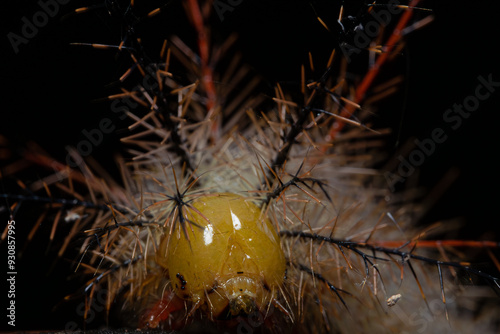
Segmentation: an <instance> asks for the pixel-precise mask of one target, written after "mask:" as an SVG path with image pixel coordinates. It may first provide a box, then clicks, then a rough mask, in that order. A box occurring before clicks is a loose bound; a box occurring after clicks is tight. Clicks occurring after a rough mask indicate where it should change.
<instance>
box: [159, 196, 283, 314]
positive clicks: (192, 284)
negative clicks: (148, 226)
mask: <svg viewBox="0 0 500 334" xmlns="http://www.w3.org/2000/svg"><path fill="white" fill-rule="evenodd" d="M191 207H192V208H188V207H187V206H184V207H183V211H184V217H185V219H186V220H188V221H187V222H185V223H183V224H186V226H184V227H183V226H181V225H182V224H180V223H178V224H177V227H176V228H175V230H174V232H173V233H172V234H171V235H170V236H167V237H166V238H165V239H164V240H163V241H162V244H161V246H160V252H159V254H160V255H159V256H158V258H157V261H158V263H159V264H160V265H162V266H163V267H165V268H166V269H168V272H169V276H170V280H171V282H172V287H173V290H174V291H175V293H176V294H177V295H178V296H179V297H181V298H183V299H185V300H189V301H191V302H193V310H194V309H196V308H199V307H201V306H202V305H204V304H205V305H206V306H207V307H206V308H204V309H206V310H207V311H208V314H209V315H210V316H211V317H215V318H217V317H219V316H220V317H223V318H227V317H231V316H238V315H242V314H250V313H252V312H254V311H256V310H262V309H264V308H265V307H266V306H267V305H268V304H269V303H270V302H272V301H273V300H275V298H276V296H277V293H278V290H279V286H280V285H281V284H282V283H283V279H284V276H285V266H286V263H285V256H284V254H283V251H282V249H281V245H280V239H279V237H278V235H277V234H276V231H275V229H274V227H273V226H272V224H271V222H270V221H269V220H268V219H265V218H263V217H261V210H260V209H259V207H257V206H256V205H255V204H253V203H252V202H250V201H248V200H246V199H245V198H243V197H241V196H238V195H234V194H228V193H221V194H212V195H209V196H204V197H200V198H198V199H196V200H195V201H194V202H193V203H191ZM193 207H194V208H193ZM167 247H168V248H167ZM223 311H225V312H224V313H223Z"/></svg>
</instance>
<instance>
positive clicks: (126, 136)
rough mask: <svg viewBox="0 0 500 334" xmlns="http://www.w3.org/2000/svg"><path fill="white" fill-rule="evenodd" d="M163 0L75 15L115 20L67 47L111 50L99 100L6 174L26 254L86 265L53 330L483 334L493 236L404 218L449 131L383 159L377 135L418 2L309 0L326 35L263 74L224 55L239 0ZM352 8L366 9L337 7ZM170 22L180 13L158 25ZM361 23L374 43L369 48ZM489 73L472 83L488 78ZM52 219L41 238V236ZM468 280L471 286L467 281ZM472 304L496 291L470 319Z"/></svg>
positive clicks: (229, 52)
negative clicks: (61, 140) (50, 150)
mask: <svg viewBox="0 0 500 334" xmlns="http://www.w3.org/2000/svg"><path fill="white" fill-rule="evenodd" d="M160 4H161V5H158V6H153V5H152V4H143V3H138V2H134V1H132V2H129V1H104V2H99V3H97V4H96V5H95V6H86V7H83V8H84V9H78V10H77V12H78V15H74V16H69V18H66V20H75V19H77V17H81V16H82V15H87V16H88V15H96V17H98V18H101V17H103V18H104V19H103V20H105V22H106V24H108V22H110V23H109V24H110V25H111V24H117V25H118V28H114V27H113V28H110V31H111V35H113V33H117V30H118V31H119V32H118V36H116V35H115V36H114V39H113V40H112V41H111V42H107V41H102V43H101V42H99V43H97V42H94V41H92V42H78V41H77V42H73V43H72V47H73V48H74V49H75V48H76V49H78V50H81V51H78V52H89V53H93V54H94V53H97V51H103V50H95V49H104V52H108V53H110V54H112V55H113V56H114V57H110V58H116V60H118V62H119V63H120V65H122V66H121V67H118V70H117V72H119V76H118V78H119V80H118V83H115V84H114V85H112V87H111V90H113V93H112V94H110V95H109V97H107V98H106V100H107V101H108V104H107V107H108V110H107V114H106V116H103V115H102V114H100V115H99V118H98V121H97V123H95V124H94V125H95V126H94V127H93V128H88V127H85V130H84V131H82V135H83V136H82V137H81V138H80V139H79V140H78V141H77V142H76V145H74V147H73V148H72V147H68V148H67V150H68V152H67V154H63V158H62V159H60V160H61V161H57V160H55V159H52V158H50V157H48V156H47V155H45V154H44V153H41V149H40V148H38V147H36V146H35V147H34V148H32V149H31V150H29V149H28V150H23V151H22V153H21V156H22V157H21V159H20V160H18V161H16V162H15V163H10V161H9V164H6V166H5V167H4V168H3V169H2V182H3V185H4V189H5V190H3V194H2V198H3V199H4V200H5V201H4V203H5V204H2V209H3V211H5V212H6V213H8V216H9V218H8V219H6V220H7V221H9V222H13V221H15V222H16V225H15V226H16V228H17V227H18V226H19V225H20V224H21V225H30V226H29V228H27V227H20V229H22V228H25V229H26V228H27V230H26V231H25V232H26V235H27V239H29V241H30V242H29V243H28V244H27V246H26V252H27V253H28V252H29V251H30V249H36V248H37V245H40V243H42V244H48V245H49V246H48V247H49V249H50V248H52V247H54V248H56V250H57V254H56V255H55V257H56V258H61V259H62V258H69V259H71V264H72V265H73V270H74V272H75V273H76V275H78V276H85V278H86V281H85V282H83V283H80V284H81V289H79V290H77V292H76V293H68V294H71V297H75V298H76V300H77V302H76V303H77V304H76V306H74V307H73V306H72V307H67V308H68V309H70V310H71V311H73V310H75V309H76V310H78V311H77V312H76V313H78V315H79V316H81V319H80V320H78V321H72V320H69V319H63V320H62V324H63V325H62V326H61V329H65V330H73V331H74V330H77V329H83V328H100V327H102V326H103V325H104V324H106V326H109V327H111V328H132V329H135V328H141V329H163V330H176V331H177V330H179V331H186V332H221V331H222V332H224V331H225V332H238V333H240V332H272V333H288V332H348V331H356V332H377V333H390V332H397V333H400V332H401V333H405V332H446V331H454V330H457V331H463V332H468V331H472V329H471V328H474V329H475V330H478V328H480V326H483V328H481V330H482V331H483V332H488V331H490V332H494V330H495V326H498V320H497V319H496V318H495V314H496V313H495V312H498V306H497V305H495V304H498V300H497V299H495V297H491V295H490V294H488V293H489V291H490V290H487V291H486V290H483V289H482V286H481V284H485V285H487V284H490V285H491V287H492V289H493V291H496V292H498V290H499V289H500V287H499V279H498V273H497V274H495V273H494V270H495V263H498V261H497V260H496V257H495V255H494V253H493V252H494V251H495V249H496V248H498V242H495V241H493V240H488V241H477V240H473V241H467V240H465V241H458V240H441V241H439V242H438V241H434V240H433V239H432V235H433V233H437V232H435V230H439V227H440V228H442V229H445V230H446V226H442V224H441V225H440V224H435V225H431V226H427V227H417V226H415V221H417V220H418V217H419V216H421V215H423V212H422V211H423V210H424V209H423V208H422V207H421V206H418V205H416V204H415V200H416V198H415V197H417V196H418V195H419V194H418V193H416V192H415V190H414V189H412V188H411V187H409V186H408V184H409V183H411V181H412V180H413V176H416V175H414V174H413V169H412V168H413V167H415V166H413V165H417V164H418V163H415V162H418V160H416V159H417V158H418V157H419V156H421V155H422V154H423V153H425V152H429V150H431V149H430V148H429V147H430V146H429V145H430V144H428V145H427V146H425V145H426V143H430V142H433V145H434V147H435V145H437V144H439V143H440V141H441V140H442V138H443V135H444V134H443V133H438V134H437V135H431V137H430V138H431V139H432V141H426V140H421V141H420V142H419V143H418V144H415V145H416V147H417V148H418V149H419V150H417V149H415V147H410V148H409V149H407V151H406V153H405V152H404V147H403V148H402V153H401V154H400V155H398V154H399V152H398V153H397V154H396V155H397V158H392V160H391V158H390V157H387V156H384V148H385V142H384V141H385V140H388V139H387V138H388V137H389V135H388V130H386V129H385V128H384V127H382V126H380V125H379V124H378V123H377V122H376V120H375V119H374V118H375V117H373V114H375V113H377V112H379V109H380V110H382V109H383V108H382V106H384V104H383V103H384V101H385V100H384V99H392V98H394V96H397V93H396V91H398V88H400V87H399V86H401V82H402V80H403V77H402V76H401V73H400V72H398V71H397V73H396V75H393V74H391V72H390V68H389V69H388V68H387V67H388V66H390V65H391V64H394V63H396V64H394V65H393V68H396V69H398V64H397V62H398V60H401V58H403V57H401V55H400V52H401V49H399V47H402V46H403V45H404V44H403V40H402V39H401V38H402V36H401V35H400V33H401V31H404V29H406V28H408V30H406V31H410V30H411V29H412V28H411V27H415V26H413V25H412V24H416V26H418V25H419V24H423V23H425V22H427V21H428V20H429V13H427V12H428V11H427V10H426V9H425V8H423V7H418V8H417V6H418V3H417V2H416V1H413V2H412V3H410V4H408V5H400V4H395V3H391V4H386V5H385V6H378V5H377V4H369V5H366V4H359V3H358V4H354V3H350V4H347V3H346V4H344V5H345V8H344V6H343V5H342V4H335V5H334V6H333V7H328V6H327V4H325V3H323V2H321V1H318V2H310V3H309V2H304V3H303V4H304V5H305V7H307V8H309V9H310V10H309V11H308V12H307V13H309V14H308V15H305V14H304V13H301V14H300V15H301V17H304V16H306V17H307V18H309V19H310V20H311V22H310V25H311V26H312V27H314V29H313V28H311V29H312V30H313V35H312V36H315V38H318V39H319V40H320V43H321V44H328V45H329V48H328V49H329V50H328V52H325V53H322V54H319V55H317V54H316V52H315V50H312V51H310V50H307V52H306V53H304V54H302V56H304V59H305V60H304V61H303V62H304V64H303V65H302V66H299V67H298V68H297V69H296V72H297V74H296V75H295V74H294V75H293V77H292V78H287V80H279V81H280V82H279V83H278V84H276V85H274V84H273V85H266V82H265V79H262V78H259V76H258V75H257V74H255V73H254V71H253V69H252V68H250V67H248V66H246V65H245V64H244V62H243V61H242V59H241V58H240V56H239V55H238V53H237V52H236V51H235V49H236V48H237V39H236V37H233V36H232V35H229V34H228V35H224V34H223V33H220V35H217V33H218V31H216V30H215V28H217V27H219V28H220V26H223V25H224V22H227V20H236V19H237V18H239V17H241V16H239V15H242V14H238V12H240V13H241V12H244V11H245V10H248V8H249V7H247V6H250V5H248V4H246V3H245V2H241V1H239V2H238V1H233V2H229V1H228V2H221V1H214V2H197V1H185V2H172V1H171V2H165V3H163V2H160ZM155 5H156V4H155ZM349 5H356V6H354V7H355V8H356V9H357V10H359V11H361V12H362V14H358V13H356V14H354V15H353V16H350V15H348V14H346V13H344V11H345V12H348V11H349V8H348V6H349ZM240 6H241V7H240ZM254 6H257V8H258V5H257V4H254ZM268 6H271V5H268ZM276 6H277V5H276ZM78 8H82V7H78ZM250 8H252V7H251V6H250ZM267 8H269V7H267ZM270 8H274V9H276V8H279V7H270ZM261 9H262V8H261ZM326 9H330V10H331V12H329V11H327V10H326ZM332 13H333V14H332ZM184 15H185V16H184ZM231 15H236V17H233V18H232V16H231ZM263 16H264V18H265V15H264V14H263ZM173 17H182V19H180V20H177V21H175V22H176V24H179V25H181V26H182V28H177V30H175V31H177V34H172V33H170V32H169V31H168V30H167V31H166V32H165V33H164V32H163V30H162V29H163V23H164V24H165V25H167V24H168V26H169V27H170V29H174V28H173V27H172V26H173V24H172V23H167V22H168V20H167V19H170V20H172V18H173ZM415 17H420V20H417V19H415ZM375 18H379V19H381V20H382V19H383V20H386V21H387V22H386V24H384V25H382V26H383V28H384V29H382V26H380V23H379V22H378V21H376V19H375ZM422 20H423V21H422ZM389 21H390V22H389ZM308 22H309V21H308ZM376 23H378V24H379V25H377V26H375V24H376ZM148 25H151V26H154V28H153V30H152V31H153V32H154V33H151V31H149V33H148V31H147V29H146V28H147V27H148ZM376 27H378V29H377V34H375V33H374V31H372V30H369V29H374V28H376ZM143 29H144V30H143ZM412 33H415V34H418V30H416V31H415V32H412ZM163 34H166V35H165V36H164V37H165V39H163V40H162V38H158V37H159V36H162V35H163ZM369 34H373V36H372V37H373V40H374V41H375V43H374V44H373V45H372V44H370V43H369V44H365V43H363V41H364V40H363V39H362V38H363V36H368V35H369ZM151 36H153V37H154V38H151ZM181 36H182V37H181ZM291 37H292V38H291V40H293V36H291ZM73 38H74V37H73ZM93 38H95V37H93ZM332 40H333V41H332ZM73 41H74V40H73ZM187 41H191V43H188V42H187ZM326 41H328V42H326ZM289 43H290V42H289ZM376 43H379V44H378V45H377V44H376ZM235 44H236V45H235ZM311 45H312V46H311V48H314V46H315V45H314V43H311ZM379 45H380V46H379ZM286 46H287V47H290V49H291V50H292V49H293V47H292V46H290V45H286ZM316 47H317V45H316ZM242 48H243V49H244V46H242ZM247 51H248V50H247ZM258 51H259V52H266V46H262V49H259V50H258ZM309 51H310V52H309ZM289 52H290V53H292V52H293V51H289ZM98 57H99V59H102V58H103V55H102V53H101V54H99V56H98ZM266 57H267V58H269V59H272V55H267V56H266ZM290 57H292V55H290ZM391 58H392V60H391ZM113 61H114V60H113ZM268 61H269V62H270V65H268V66H274V61H272V60H268ZM366 64H368V65H366ZM115 68H116V67H115ZM386 69H387V72H381V71H382V70H386ZM288 71H290V70H288ZM287 75H288V74H287ZM370 77H376V78H377V80H372V79H369V78H370ZM367 78H368V79H367ZM481 78H482V81H479V82H478V84H481V83H482V84H483V86H482V87H486V86H485V84H484V83H483V82H484V81H486V82H488V80H490V82H494V79H491V78H489V77H488V75H484V76H483V77H481ZM370 80H371V81H370ZM492 87H493V86H492ZM486 89H487V88H486ZM259 90H261V91H263V92H264V93H262V92H260V93H259V92H258V91H259ZM482 91H484V89H483V90H482ZM473 92H474V91H473ZM389 105H390V104H389ZM385 106H386V107H387V105H385ZM110 111H111V116H109V115H110ZM453 124H456V123H453ZM436 129H437V127H436ZM116 132H118V133H119V134H120V138H121V139H120V144H121V145H123V146H124V147H125V151H122V152H121V156H120V157H118V158H117V166H118V167H117V168H112V167H107V166H106V168H103V167H101V165H100V164H99V163H97V162H96V161H95V160H94V159H92V157H94V156H96V157H98V155H95V151H96V150H97V149H99V147H101V144H103V143H105V142H106V141H111V140H112V139H111V138H109V137H107V136H112V134H113V133H116ZM426 149H427V151H426ZM10 152H11V151H10V150H9V151H8V154H12V153H10ZM416 152H420V153H418V154H420V155H418V154H417V153H416ZM422 152H423V153H422ZM106 154H109V153H106ZM403 154H404V155H403ZM412 154H413V155H412ZM395 161H397V164H395ZM391 164H392V167H391ZM30 165H31V167H32V166H35V168H36V178H35V179H33V176H32V174H30V172H29V168H28V169H26V168H25V166H30ZM380 166H383V167H382V168H381V169H379V167H380ZM44 169H45V170H44ZM27 170H28V171H27ZM111 171H113V172H111ZM410 171H411V172H410ZM404 172H407V173H406V174H405V173H404ZM398 173H399V174H398ZM410 174H411V175H410ZM402 178H403V179H404V182H399V181H402V180H401V179H402ZM29 181H31V182H29ZM403 185H404V186H406V187H408V188H405V187H402V186H403ZM407 197H409V198H410V199H411V200H408V199H407ZM32 205H33V206H42V208H41V210H36V209H32ZM32 210H33V212H35V217H31V218H28V217H29V213H30V212H31V211H32ZM30 220H32V221H33V222H34V223H30ZM47 225H49V231H47V232H49V236H48V240H49V242H47V238H42V237H41V236H38V235H37V234H38V233H39V232H38V231H37V230H38V229H39V228H43V227H45V226H47ZM9 226H13V225H12V224H11V223H10V224H8V226H7V227H6V229H5V232H4V234H3V241H4V242H5V241H8V238H7V237H8V234H9V232H8V231H9ZM11 230H12V228H11ZM35 239H36V240H38V241H39V242H38V243H37V244H35V245H34V244H33V243H34V241H35ZM41 239H44V240H41ZM58 240H60V242H58ZM40 247H43V246H40ZM464 247H470V248H472V249H481V250H483V253H482V255H485V256H486V258H487V259H488V262H489V266H488V267H487V268H486V269H487V270H486V269H483V268H480V267H476V266H474V265H471V264H469V263H468V262H467V261H468V259H466V257H467V256H466V255H467V254H464V253H463V252H461V251H460V250H461V249H462V248H464ZM470 248H467V249H470ZM42 249H43V248H42ZM48 254H51V253H50V251H49V253H48ZM488 254H489V255H490V256H488ZM24 256H25V254H23V257H24ZM57 261H58V262H57V266H61V262H64V261H61V260H57ZM28 263H29V262H28ZM64 264H66V263H64ZM66 266H67V267H69V265H67V264H66ZM497 267H498V264H497ZM19 276H21V275H19ZM25 276H27V275H25ZM40 276H43V274H42V275H40ZM26 278H27V277H26ZM30 279H32V278H31V277H30ZM36 280H37V281H38V279H36ZM40 280H41V283H42V284H41V286H40V288H39V289H43V286H44V282H45V281H44V280H42V279H40ZM464 280H468V281H469V282H472V283H474V284H476V283H477V284H478V285H479V286H476V287H473V288H471V289H468V288H467V289H466V288H463V287H462V289H463V290H460V287H459V286H458V284H457V283H458V282H460V281H464ZM56 289H57V286H53V287H52V288H51V289H50V290H52V291H53V290H56ZM17 291H19V293H21V292H22V289H21V288H18V290H17ZM52 291H49V293H51V294H53V292H52ZM464 291H473V292H477V291H478V292H479V293H485V294H487V295H486V297H484V299H481V298H474V297H473V296H465V298H463V297H462V296H463V295H465V292H464ZM483 291H485V292H483ZM34 296H36V295H33V297H32V298H34V299H36V297H34ZM78 297H79V298H80V299H78ZM68 299H69V298H68ZM464 299H465V301H464ZM82 300H83V301H84V303H83V304H82ZM473 300H479V301H482V302H485V301H489V302H490V303H491V307H490V308H489V309H486V310H482V312H481V317H479V318H478V319H479V321H478V320H476V319H474V317H475V314H474V312H475V311H476V310H479V307H478V306H476V305H471V304H470V303H471V301H473ZM68 304H69V305H71V302H68ZM68 304H63V305H68ZM37 305H38V306H37V307H38V308H41V307H43V305H44V303H40V304H38V303H37ZM80 305H83V306H82V307H80ZM62 308H66V306H62ZM98 313H99V314H100V316H102V320H97V319H96V317H97V316H98V315H97V314H98ZM18 316H19V317H20V318H21V317H22V308H19V309H18ZM482 317H484V318H482ZM482 319H488V321H482ZM20 326H21V325H20ZM23 327H24V326H23ZM16 328H18V327H16ZM21 329H24V328H22V327H21ZM37 329H40V328H37Z"/></svg>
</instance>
